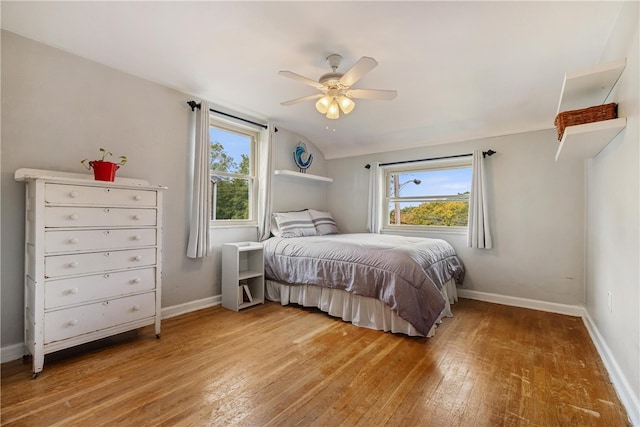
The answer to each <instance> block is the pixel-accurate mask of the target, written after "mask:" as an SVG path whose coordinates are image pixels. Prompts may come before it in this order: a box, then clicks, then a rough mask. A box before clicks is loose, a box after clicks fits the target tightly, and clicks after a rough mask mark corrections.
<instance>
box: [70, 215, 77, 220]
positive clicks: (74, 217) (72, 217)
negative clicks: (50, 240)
mask: <svg viewBox="0 0 640 427" xmlns="http://www.w3.org/2000/svg"><path fill="white" fill-rule="evenodd" d="M78 218H79V217H78V214H71V215H69V219H72V220H76V219H78Z"/></svg>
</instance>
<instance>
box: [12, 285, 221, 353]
mask: <svg viewBox="0 0 640 427" xmlns="http://www.w3.org/2000/svg"><path fill="white" fill-rule="evenodd" d="M221 303H222V295H216V296H213V297H208V298H203V299H200V300H196V301H189V302H187V303H184V304H178V305H174V306H171V307H163V308H162V310H161V312H160V317H161V318H162V319H169V318H171V317H175V316H179V315H181V314H186V313H190V312H192V311H196V310H202V309H203V308H208V307H213V306H215V305H219V304H221ZM22 356H24V344H23V343H18V344H11V345H8V346H6V347H2V348H0V363H5V362H10V361H12V360H18V359H20V358H21V357H22Z"/></svg>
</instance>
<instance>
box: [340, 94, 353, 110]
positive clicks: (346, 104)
mask: <svg viewBox="0 0 640 427" xmlns="http://www.w3.org/2000/svg"><path fill="white" fill-rule="evenodd" d="M338 105H340V109H341V110H342V112H343V113H345V114H349V113H350V112H351V111H353V108H354V107H355V106H356V103H355V102H353V101H352V100H351V98H348V97H346V96H344V95H343V96H341V97H340V98H338Z"/></svg>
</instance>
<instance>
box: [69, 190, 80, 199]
mask: <svg viewBox="0 0 640 427" xmlns="http://www.w3.org/2000/svg"><path fill="white" fill-rule="evenodd" d="M79 195H80V193H78V192H77V191H72V192H71V193H69V196H71V197H73V198H74V199H75V198H76V197H78V196H79Z"/></svg>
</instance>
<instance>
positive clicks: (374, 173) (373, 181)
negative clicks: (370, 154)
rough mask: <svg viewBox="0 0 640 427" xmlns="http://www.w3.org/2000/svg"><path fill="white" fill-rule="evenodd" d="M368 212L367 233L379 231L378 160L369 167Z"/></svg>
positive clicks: (379, 194) (380, 222) (380, 186)
mask: <svg viewBox="0 0 640 427" xmlns="http://www.w3.org/2000/svg"><path fill="white" fill-rule="evenodd" d="M369 174H370V175H369V212H368V217H367V230H368V231H369V233H380V228H381V227H382V221H381V220H380V203H382V197H383V196H382V188H383V185H382V183H381V181H380V162H374V163H372V164H371V167H370V168H369Z"/></svg>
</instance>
